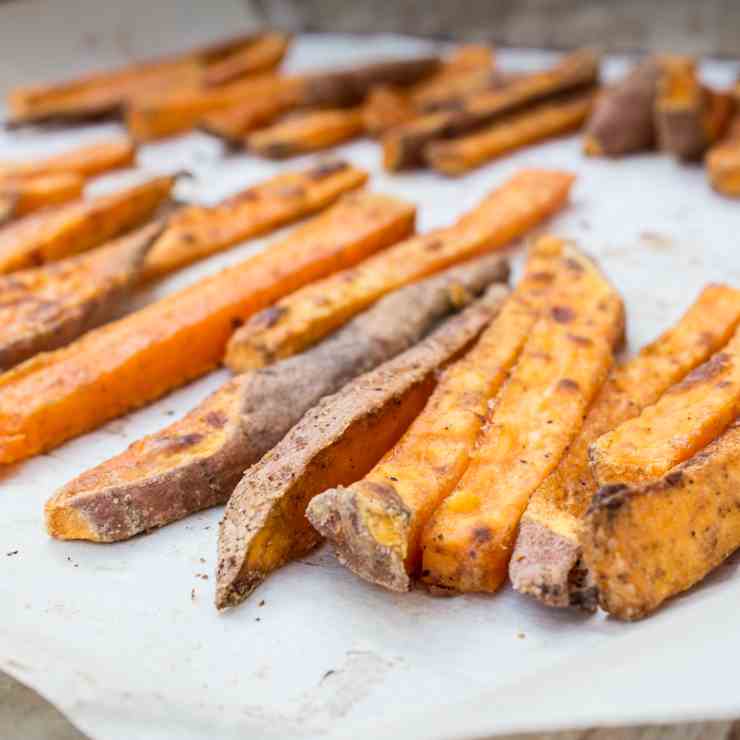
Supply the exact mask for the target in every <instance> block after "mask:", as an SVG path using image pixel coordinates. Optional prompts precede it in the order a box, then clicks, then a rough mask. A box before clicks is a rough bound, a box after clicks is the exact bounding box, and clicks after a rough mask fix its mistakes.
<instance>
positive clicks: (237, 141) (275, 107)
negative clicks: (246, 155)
mask: <svg viewBox="0 0 740 740" xmlns="http://www.w3.org/2000/svg"><path fill="white" fill-rule="evenodd" d="M293 107H295V103H294V102H293V101H292V100H291V99H290V98H289V97H288V96H286V95H282V94H281V93H280V90H278V91H277V92H276V93H274V94H272V95H262V96H260V97H258V98H256V99H255V100H245V101H244V102H242V103H239V104H238V105H234V106H231V107H229V108H224V109H223V110H217V111H214V112H212V113H208V114H207V115H205V116H203V117H202V118H201V120H200V127H201V128H202V129H203V130H204V131H206V132H207V133H209V134H212V135H213V136H218V137H219V138H221V139H224V141H227V142H228V143H229V144H232V145H235V146H241V145H242V144H243V140H244V135H245V134H249V133H251V132H252V131H255V130H256V129H259V128H262V127H263V126H267V125H268V124H270V123H272V122H273V121H274V120H275V119H276V118H277V117H278V116H280V115H281V114H283V113H286V112H287V111H289V110H290V109H291V108H293Z"/></svg>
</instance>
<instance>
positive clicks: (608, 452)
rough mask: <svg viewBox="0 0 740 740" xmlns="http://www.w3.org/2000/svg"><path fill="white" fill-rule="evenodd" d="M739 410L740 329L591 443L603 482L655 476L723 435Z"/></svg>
mask: <svg viewBox="0 0 740 740" xmlns="http://www.w3.org/2000/svg"><path fill="white" fill-rule="evenodd" d="M739 411H740V334H738V333H737V332H736V333H735V336H734V337H733V338H732V339H731V340H730V342H729V343H728V344H727V345H726V346H725V347H724V348H723V349H722V350H721V351H720V352H718V353H717V354H715V355H713V356H712V357H711V359H709V360H708V361H707V362H705V363H704V364H703V365H700V366H699V367H698V368H696V369H695V370H693V371H692V372H691V373H689V375H687V376H686V378H684V380H682V381H681V382H680V383H678V384H677V385H675V386H673V387H672V388H669V389H668V390H667V391H666V392H665V394H663V396H662V397H661V398H660V399H659V400H658V401H657V402H656V403H655V404H653V405H651V406H647V407H646V408H644V409H643V410H642V412H641V413H640V415H639V416H637V417H635V418H634V419H630V420H629V421H626V422H624V423H623V424H620V426H618V427H617V428H616V429H613V430H612V431H610V432H607V433H606V434H604V435H602V436H601V437H599V438H598V439H597V440H596V441H595V442H593V443H592V445H591V446H590V447H589V459H590V461H591V468H592V470H593V472H594V475H595V477H596V481H597V482H598V484H599V485H600V486H607V485H617V484H625V485H632V486H634V485H639V484H642V483H647V482H649V481H651V480H656V479H657V478H659V477H660V476H662V475H664V474H665V473H667V472H668V471H669V470H670V469H671V468H672V467H674V466H675V465H678V464H679V463H681V462H683V461H684V460H688V458H690V457H692V456H693V455H694V454H695V453H696V452H698V451H699V450H700V449H701V448H702V447H705V446H706V445H707V444H709V442H711V441H712V440H713V439H715V438H716V437H717V436H719V435H720V434H721V433H722V431H723V430H724V429H726V428H727V427H728V426H729V425H730V424H731V423H732V422H733V421H734V420H735V417H736V416H737V414H738V412H739Z"/></svg>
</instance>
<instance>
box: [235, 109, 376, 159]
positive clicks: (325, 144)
mask: <svg viewBox="0 0 740 740" xmlns="http://www.w3.org/2000/svg"><path fill="white" fill-rule="evenodd" d="M363 130H364V124H363V119H362V110H361V109H360V108H348V109H346V110H345V109H337V110H321V111H311V112H308V113H296V114H294V115H292V116H289V117H288V118H287V119H286V120H285V121H280V122H278V123H276V124H275V125H274V126H270V127H269V128H266V129H263V130H261V131H257V132H255V133H253V134H251V135H250V136H248V137H247V140H246V145H247V148H248V149H251V150H252V151H253V152H256V153H257V154H259V155H261V156H263V157H270V158H272V159H282V158H284V157H293V156H295V155H297V154H305V153H307V152H313V151H317V150H319V149H328V148H329V147H332V146H336V145H337V144H341V143H342V142H344V141H348V140H349V139H354V138H355V137H356V136H359V135H360V134H361V133H362V132H363Z"/></svg>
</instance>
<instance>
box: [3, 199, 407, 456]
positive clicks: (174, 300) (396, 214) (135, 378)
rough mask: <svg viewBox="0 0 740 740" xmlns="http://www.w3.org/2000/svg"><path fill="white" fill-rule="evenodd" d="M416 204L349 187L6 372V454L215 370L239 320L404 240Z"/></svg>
mask: <svg viewBox="0 0 740 740" xmlns="http://www.w3.org/2000/svg"><path fill="white" fill-rule="evenodd" d="M378 204H380V207H378ZM410 213H413V207H412V206H410V205H408V204H406V203H403V202H400V201H396V200H394V199H392V198H389V197H387V196H380V195H378V196H359V197H357V196H355V197H351V196H350V197H348V198H347V199H345V200H344V201H343V202H340V203H338V204H337V205H336V206H335V207H334V208H332V209H330V210H329V211H327V212H326V213H325V214H322V215H320V216H318V217H317V218H316V219H314V220H313V221H311V222H309V223H307V224H305V225H303V226H301V227H299V228H297V229H296V230H295V231H293V233H292V234H290V235H289V236H288V237H287V238H286V239H284V240H282V241H281V242H278V243H277V244H273V245H271V246H270V247H268V248H267V249H266V250H265V251H263V252H261V253H259V254H257V255H255V256H254V257H252V258H251V259H248V260H246V261H244V262H242V263H241V264H238V265H235V266H234V267H231V268H228V269H226V270H224V271H222V272H221V273H219V274H217V275H214V276H213V277H210V278H207V279H204V280H201V281H200V282H198V283H196V284H195V285H192V286H190V287H189V288H186V289H184V290H181V291H179V292H178V293H174V294H172V295H170V296H167V297H166V298H163V299H162V300H160V301H157V302H156V303H153V304H151V305H149V306H147V307H145V308H143V309H142V310H140V311H138V312H136V313H134V314H131V315H129V316H126V317H125V318H123V319H120V320H119V321H116V322H114V323H112V324H108V325H107V326H104V327H101V328H99V329H96V330H94V331H92V332H89V333H87V334H86V335H85V336H83V337H81V338H80V339H79V340H77V341H76V342H73V343H72V344H71V345H69V346H68V347H65V348H64V349H59V350H56V351H55V352H48V353H45V354H42V355H39V356H37V357H35V358H32V359H30V360H28V361H27V362H25V363H23V364H22V365H19V366H18V367H16V368H15V369H13V370H11V371H9V372H7V373H5V374H4V375H2V376H0V462H12V461H14V460H20V459H22V458H25V457H29V456H30V455H33V454H35V453H37V452H40V451H42V450H47V449H50V448H52V447H55V446H56V445H59V444H61V443H62V442H64V441H65V440H67V439H70V438H71V437H74V436H77V435H79V434H82V433H83V432H86V431H89V430H91V429H95V428H96V427H97V426H99V425H100V424H102V423H103V422H105V421H108V420H109V419H112V418H114V417H116V416H120V415H121V414H124V413H126V412H127V411H130V410H131V409H133V408H136V407H138V406H142V405H144V404H146V403H148V402H149V401H152V400H153V399H155V398H158V397H159V396H161V395H163V394H164V393H166V392H167V391H170V390H172V389H173V388H176V387H177V386H179V385H182V384H183V383H186V382H187V381H189V380H192V379H193V378H197V377H198V376H200V375H203V374H204V373H206V372H208V371H209V370H211V369H212V368H213V367H215V366H216V365H217V364H218V363H219V361H220V360H221V358H222V356H223V351H224V347H225V346H226V340H227V339H228V337H229V334H230V333H231V331H233V328H234V326H236V325H238V324H239V323H240V322H241V321H243V320H244V319H245V318H246V317H247V316H249V315H251V314H252V313H254V312H255V311H258V310H259V309H261V308H264V307H265V306H267V305H269V304H270V303H272V302H273V301H275V300H277V299H278V298H280V297H281V296H283V295H285V294H286V293H289V292H290V291H292V290H295V289H296V288H299V287H301V286H302V285H305V284H306V283H309V282H311V281H312V280H316V279H317V278H320V277H323V276H325V275H328V274H330V273H331V272H334V271H336V270H339V269H342V268H345V267H347V266H348V265H352V264H355V263H356V262H358V261H359V260H361V259H362V258H363V257H365V256H366V255H368V254H371V253H373V252H375V251H376V250H378V249H382V248H383V247H385V246H387V245H388V244H389V243H392V242H394V241H396V240H397V239H398V238H399V236H401V235H403V234H405V233H407V232H408V230H409V229H410V228H411V223H412V219H411V218H410Z"/></svg>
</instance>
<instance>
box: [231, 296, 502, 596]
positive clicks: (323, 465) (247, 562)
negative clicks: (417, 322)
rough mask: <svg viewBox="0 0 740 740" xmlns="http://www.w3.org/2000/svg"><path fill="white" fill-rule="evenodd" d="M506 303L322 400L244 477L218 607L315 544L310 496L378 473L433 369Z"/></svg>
mask: <svg viewBox="0 0 740 740" xmlns="http://www.w3.org/2000/svg"><path fill="white" fill-rule="evenodd" d="M501 299H502V296H501V290H500V288H494V289H493V294H491V293H488V294H487V295H486V297H485V298H484V299H481V300H480V301H476V303H474V304H473V305H472V306H470V307H469V308H467V309H465V311H463V312H462V313H461V314H460V315H459V316H456V317H454V318H451V319H448V320H447V321H445V322H444V323H443V324H442V325H441V326H440V327H439V328H438V329H437V330H436V331H435V332H433V333H432V334H431V335H429V336H428V337H427V338H426V339H424V340H423V341H422V342H420V343H419V344H417V345H415V346H414V347H412V348H411V349H409V350H407V351H406V352H404V353H403V354H401V355H399V356H397V357H395V358H394V359H392V360H389V361H388V362H386V363H384V364H383V365H381V366H380V367H378V368H376V369H375V370H371V371H370V372H368V373H365V374H364V375H361V376H360V377H359V378H356V379H355V380H353V381H352V382H351V383H348V384H347V385H345V386H344V388H342V389H341V390H340V391H338V392H337V393H335V394H334V395H332V396H326V397H324V398H323V399H322V400H321V401H320V402H319V403H318V404H317V405H316V406H314V407H313V408H312V409H311V410H310V411H309V412H308V413H306V415H305V416H304V417H303V418H302V419H301V420H300V421H299V422H298V424H296V425H295V426H294V427H293V428H292V429H291V430H290V431H289V432H288V434H287V435H286V436H285V437H283V439H282V440H281V441H280V442H279V443H278V444H277V445H276V446H275V447H274V448H273V449H272V450H270V451H269V452H268V453H267V454H266V455H264V457H262V459H261V460H260V461H259V462H258V463H256V464H255V465H253V466H252V467H251V468H249V469H248V470H247V472H246V473H245V474H244V477H243V478H242V479H241V481H240V482H239V485H238V486H237V487H236V489H235V491H234V493H233V495H232V496H231V498H230V499H229V503H228V505H227V507H226V512H225V514H224V518H223V521H222V522H221V528H220V532H219V543H218V568H217V572H216V606H217V607H218V608H219V609H223V608H225V607H227V606H235V605H237V604H238V603H239V602H241V601H243V600H244V599H245V598H246V597H247V596H248V595H249V594H250V593H251V592H252V591H253V590H254V589H255V588H256V587H257V586H258V585H259V584H260V583H261V582H262V581H263V580H264V579H265V578H266V577H267V576H268V575H269V574H270V573H271V572H272V571H274V570H276V569H277V568H279V567H281V566H282V565H284V564H285V563H287V562H288V561H289V560H292V559H293V558H296V557H299V556H301V555H304V554H305V553H306V552H308V551H309V550H310V549H311V548H313V547H314V546H315V545H316V544H318V542H319V540H320V537H319V534H318V533H317V532H316V530H315V529H313V528H312V527H311V525H310V524H309V523H308V520H307V519H306V517H305V511H306V506H307V505H308V503H309V502H310V500H311V498H312V497H313V496H315V495H317V494H319V493H321V492H322V491H324V490H326V489H327V488H331V487H333V486H337V485H349V484H350V483H352V482H354V481H355V480H357V479H358V478H361V477H362V476H363V475H365V473H367V472H368V470H370V469H371V468H372V466H373V465H375V463H376V462H377V461H378V460H379V459H380V457H381V456H382V455H383V454H384V453H385V452H386V451H387V450H388V449H389V448H390V447H392V446H393V445H394V444H395V442H396V441H397V440H398V439H399V437H400V436H401V435H402V434H403V432H404V431H405V429H406V428H407V427H408V425H409V424H410V423H411V421H412V420H413V419H414V417H415V416H416V415H417V414H418V413H419V412H420V411H421V409H422V408H423V406H424V404H425V402H426V400H427V398H428V397H429V394H430V393H431V391H432V389H433V387H434V381H435V370H436V369H437V368H438V367H440V366H441V365H443V364H444V363H445V362H447V361H448V360H450V359H451V358H453V357H454V356H455V355H457V354H458V353H459V352H460V351H462V350H463V349H464V348H465V346H466V345H468V344H469V343H470V342H471V341H472V340H473V339H474V338H475V337H476V336H477V334H478V333H479V332H480V331H481V329H483V327H484V326H485V325H486V324H487V323H488V321H490V319H491V318H492V316H493V315H494V314H495V312H496V311H497V309H498V306H499V304H500V302H501Z"/></svg>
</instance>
